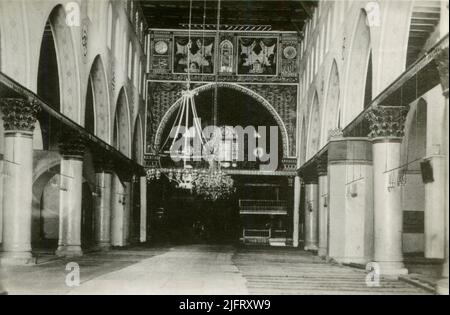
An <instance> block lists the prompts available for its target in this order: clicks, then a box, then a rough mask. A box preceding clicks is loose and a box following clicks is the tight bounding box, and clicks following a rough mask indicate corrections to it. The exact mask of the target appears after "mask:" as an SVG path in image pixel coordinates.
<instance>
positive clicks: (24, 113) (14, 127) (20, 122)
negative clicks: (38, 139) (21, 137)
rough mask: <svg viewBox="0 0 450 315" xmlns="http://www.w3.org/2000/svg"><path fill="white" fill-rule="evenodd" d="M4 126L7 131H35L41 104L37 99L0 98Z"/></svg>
mask: <svg viewBox="0 0 450 315" xmlns="http://www.w3.org/2000/svg"><path fill="white" fill-rule="evenodd" d="M0 108H1V110H2V112H3V126H4V128H5V130H6V131H22V132H24V131H25V132H33V131H34V128H35V124H36V119H37V115H38V113H39V111H40V109H41V108H40V105H39V103H38V102H37V101H35V100H25V99H20V98H3V99H0Z"/></svg>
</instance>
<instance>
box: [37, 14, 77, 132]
mask: <svg viewBox="0 0 450 315" xmlns="http://www.w3.org/2000/svg"><path fill="white" fill-rule="evenodd" d="M48 21H49V24H50V28H51V31H52V34H53V38H54V41H55V49H56V55H57V62H58V73H59V81H60V82H59V84H60V108H61V109H60V110H61V112H62V113H63V114H64V115H66V116H67V117H69V118H70V119H72V120H74V121H75V122H78V123H80V118H81V117H80V116H81V115H80V110H81V108H82V106H81V89H80V76H79V65H78V59H77V55H76V51H77V50H76V49H75V44H74V39H73V36H72V31H71V28H70V27H69V26H68V25H67V23H66V12H65V9H64V7H63V6H62V5H57V6H56V7H54V8H53V10H52V11H51V13H50V15H49V18H48ZM42 33H44V32H42Z"/></svg>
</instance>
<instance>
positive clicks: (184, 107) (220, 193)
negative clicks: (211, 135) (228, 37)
mask: <svg viewBox="0 0 450 315" xmlns="http://www.w3.org/2000/svg"><path fill="white" fill-rule="evenodd" d="M205 5H206V2H205ZM191 22H192V0H191V1H190V7H189V35H188V53H187V55H188V56H187V58H188V60H187V61H188V62H187V64H188V65H189V64H190V60H189V58H190V48H191V24H192V23H191ZM204 23H205V16H204ZM219 23H220V0H219V1H218V13H217V34H216V35H217V38H218V37H219V36H218V35H219V30H220V24H219ZM214 92H215V95H214V101H213V102H214V104H213V124H214V125H216V124H217V75H216V86H215V88H214ZM196 95H197V93H196V92H195V91H193V90H191V76H190V67H189V66H188V67H187V80H186V90H184V91H183V92H182V96H181V102H180V104H181V105H180V108H179V109H178V113H177V116H176V118H175V121H174V124H173V126H172V130H171V132H170V134H169V136H168V138H167V140H166V141H165V142H164V144H163V145H162V146H161V148H162V149H164V148H165V146H166V144H167V143H168V142H169V140H170V138H173V139H172V142H171V145H170V148H169V151H168V152H164V153H163V154H162V155H160V156H159V164H160V165H159V166H160V167H159V168H157V169H149V170H148V171H147V179H148V181H157V180H159V179H160V178H161V175H162V174H163V175H164V176H166V177H167V179H168V180H169V181H170V182H173V183H175V184H176V186H177V187H178V188H181V189H187V190H190V191H191V192H192V193H193V194H195V195H197V196H199V197H201V198H202V199H205V200H211V201H216V200H219V199H226V198H229V197H230V196H231V195H232V194H233V193H234V192H235V188H234V181H233V179H232V178H231V176H229V175H227V174H226V173H225V172H223V171H222V170H221V169H220V163H218V162H217V158H218V152H216V151H215V150H214V149H213V147H215V146H211V145H208V144H210V143H211V140H213V139H209V141H207V139H206V138H205V135H204V134H203V131H202V126H201V122H200V118H199V116H198V113H197V109H196V105H195V96H196ZM164 155H165V156H167V155H169V156H170V158H171V160H172V162H174V163H175V164H177V163H178V164H180V163H181V165H178V167H166V168H164V167H162V165H161V156H164ZM198 161H202V162H206V163H197V162H198ZM204 166H205V167H204Z"/></svg>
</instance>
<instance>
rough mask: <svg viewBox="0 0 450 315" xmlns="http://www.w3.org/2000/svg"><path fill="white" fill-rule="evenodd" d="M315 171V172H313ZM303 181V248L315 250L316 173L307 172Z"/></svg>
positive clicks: (316, 238) (316, 224) (317, 194)
mask: <svg viewBox="0 0 450 315" xmlns="http://www.w3.org/2000/svg"><path fill="white" fill-rule="evenodd" d="M314 173H315V172H314ZM303 180H304V182H305V250H311V251H317V250H318V248H319V246H318V245H319V239H318V234H317V233H318V212H319V185H318V180H317V175H316V174H313V173H312V172H311V173H308V174H306V175H305V176H304V178H303Z"/></svg>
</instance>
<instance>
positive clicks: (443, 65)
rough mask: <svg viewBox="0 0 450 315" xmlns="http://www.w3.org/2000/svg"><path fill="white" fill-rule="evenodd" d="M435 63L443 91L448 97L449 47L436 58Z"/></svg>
mask: <svg viewBox="0 0 450 315" xmlns="http://www.w3.org/2000/svg"><path fill="white" fill-rule="evenodd" d="M435 62H436V65H437V68H438V71H439V76H440V78H441V85H442V90H443V91H444V95H445V96H446V97H448V47H447V48H445V49H442V51H441V52H440V53H439V54H438V55H437V56H436V58H435Z"/></svg>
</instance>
